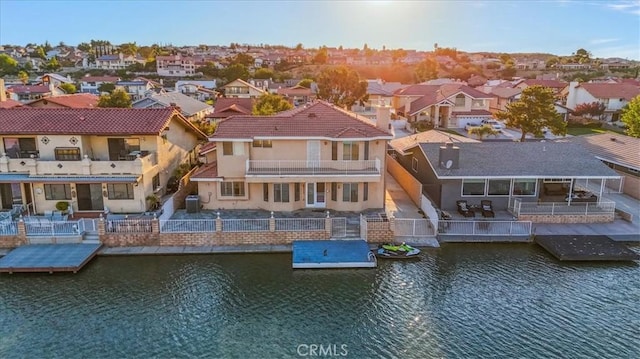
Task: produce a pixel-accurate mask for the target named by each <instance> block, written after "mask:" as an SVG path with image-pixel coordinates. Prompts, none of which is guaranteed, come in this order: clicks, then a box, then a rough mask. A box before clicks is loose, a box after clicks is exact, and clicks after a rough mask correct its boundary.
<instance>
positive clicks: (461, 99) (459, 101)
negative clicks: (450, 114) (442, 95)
mask: <svg viewBox="0 0 640 359" xmlns="http://www.w3.org/2000/svg"><path fill="white" fill-rule="evenodd" d="M464 101H465V96H464V95H463V94H459V95H458V96H456V101H455V104H456V106H464Z"/></svg>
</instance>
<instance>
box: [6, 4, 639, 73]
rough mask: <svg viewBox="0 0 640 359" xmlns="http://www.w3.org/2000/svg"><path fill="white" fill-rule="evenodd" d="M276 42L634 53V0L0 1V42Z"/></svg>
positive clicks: (634, 55)
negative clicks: (583, 49) (580, 49)
mask: <svg viewBox="0 0 640 359" xmlns="http://www.w3.org/2000/svg"><path fill="white" fill-rule="evenodd" d="M91 39H96V40H109V41H111V42H112V43H114V44H119V43H123V42H130V41H131V42H132V41H135V42H137V43H138V44H139V45H151V44H152V43H162V44H168V43H171V44H173V45H198V44H209V45H215V44H229V43H231V42H238V43H248V44H261V43H264V44H281V45H288V46H295V45H296V44H297V43H302V44H303V45H304V46H305V47H318V46H322V45H326V46H335V47H337V46H340V45H342V46H344V47H357V48H362V47H363V45H364V44H365V43H366V44H368V46H369V47H371V48H378V49H380V48H382V46H383V45H384V46H386V47H387V48H391V49H393V48H405V49H417V50H431V49H433V45H434V43H438V45H439V46H441V47H456V48H458V49H459V50H463V51H469V52H475V51H492V52H546V53H554V54H557V55H570V54H571V53H572V52H574V51H575V50H576V49H578V48H585V49H587V50H588V51H590V52H592V53H593V55H594V56H596V57H622V58H629V59H636V60H640V1H639V0H635V1H417V0H416V1H229V2H227V1H206V0H200V1H180V2H178V1H151V0H143V1H122V0H113V1H82V2H81V1H53V0H51V1H28V0H20V1H17V0H0V43H1V44H20V45H25V44H27V43H29V42H34V43H43V42H44V41H46V40H48V41H49V42H50V43H52V44H57V43H58V42H60V41H64V42H65V43H67V44H71V45H77V44H78V43H80V42H83V41H89V40H91Z"/></svg>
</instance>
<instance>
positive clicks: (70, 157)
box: [54, 147, 80, 161]
mask: <svg viewBox="0 0 640 359" xmlns="http://www.w3.org/2000/svg"><path fill="white" fill-rule="evenodd" d="M54 153H55V156H56V161H80V149H79V148H77V147H57V148H56V149H54Z"/></svg>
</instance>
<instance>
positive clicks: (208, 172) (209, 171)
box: [191, 162, 218, 180]
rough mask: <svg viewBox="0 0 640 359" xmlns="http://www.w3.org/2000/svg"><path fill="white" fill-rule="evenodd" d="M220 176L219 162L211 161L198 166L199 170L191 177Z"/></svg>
mask: <svg viewBox="0 0 640 359" xmlns="http://www.w3.org/2000/svg"><path fill="white" fill-rule="evenodd" d="M216 177H218V162H211V163H207V164H206V165H203V166H202V167H200V168H198V170H197V171H196V172H195V173H194V174H193V175H192V176H191V179H196V180H197V179H199V178H202V179H204V178H207V179H208V178H216Z"/></svg>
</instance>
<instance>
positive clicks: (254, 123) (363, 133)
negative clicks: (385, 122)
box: [211, 101, 392, 139]
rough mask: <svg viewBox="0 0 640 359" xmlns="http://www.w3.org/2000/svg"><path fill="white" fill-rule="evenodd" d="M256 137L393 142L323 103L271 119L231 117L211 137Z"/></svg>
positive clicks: (366, 123)
mask: <svg viewBox="0 0 640 359" xmlns="http://www.w3.org/2000/svg"><path fill="white" fill-rule="evenodd" d="M351 136H353V137H351ZM255 137H266V138H278V137H296V138H299V137H313V138H318V137H321V138H388V139H391V138H392V137H391V134H390V133H389V132H387V131H383V130H381V129H379V128H377V127H376V126H374V125H373V124H372V123H371V122H369V121H368V120H366V119H363V118H361V117H357V116H356V115H355V114H354V113H352V112H348V111H346V110H342V109H340V108H338V107H335V106H333V105H331V104H329V103H327V102H324V101H316V102H314V103H312V104H311V105H308V106H302V107H299V108H296V109H292V110H289V111H284V112H281V113H279V114H276V115H272V116H231V117H228V118H226V119H224V120H222V121H220V122H219V123H218V128H217V129H216V132H215V133H214V134H213V135H212V136H211V138H213V139H253V138H255Z"/></svg>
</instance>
